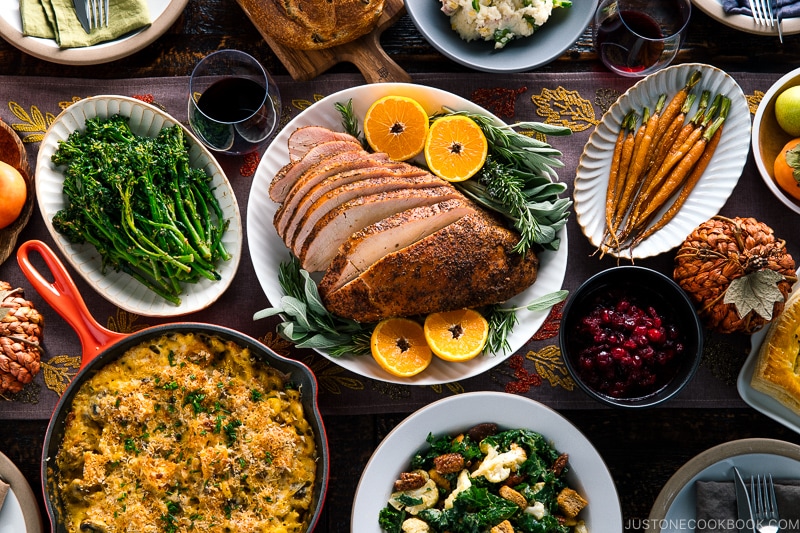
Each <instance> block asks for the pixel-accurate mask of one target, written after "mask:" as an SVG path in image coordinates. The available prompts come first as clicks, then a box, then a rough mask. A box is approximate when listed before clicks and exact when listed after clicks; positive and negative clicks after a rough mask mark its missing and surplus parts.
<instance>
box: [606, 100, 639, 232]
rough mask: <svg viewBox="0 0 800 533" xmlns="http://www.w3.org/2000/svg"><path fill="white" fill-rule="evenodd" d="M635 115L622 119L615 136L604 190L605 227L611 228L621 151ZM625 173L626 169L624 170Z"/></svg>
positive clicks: (618, 179) (632, 113)
mask: <svg viewBox="0 0 800 533" xmlns="http://www.w3.org/2000/svg"><path fill="white" fill-rule="evenodd" d="M635 116H636V115H635V113H634V112H633V111H630V112H629V113H628V114H627V115H625V117H624V118H623V119H622V124H621V125H620V128H619V133H618V134H617V140H616V142H615V143H614V153H613V155H612V157H611V169H610V170H609V172H608V187H607V189H606V227H607V228H609V227H611V218H612V216H613V214H614V201H615V199H616V197H617V194H618V191H619V189H620V181H621V180H620V172H619V170H620V165H621V161H622V150H623V147H624V146H625V140H626V138H627V137H630V135H628V132H629V131H630V129H629V128H628V123H629V122H630V120H631V117H635ZM626 172H627V169H626Z"/></svg>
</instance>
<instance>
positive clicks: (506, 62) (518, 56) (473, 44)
mask: <svg viewBox="0 0 800 533" xmlns="http://www.w3.org/2000/svg"><path fill="white" fill-rule="evenodd" d="M596 7H597V0H578V1H574V2H572V7H569V8H556V9H553V14H552V15H551V17H550V19H549V20H548V21H547V22H545V23H544V25H543V26H542V27H541V28H539V29H538V30H536V32H535V33H534V34H533V35H531V36H529V37H525V38H522V39H515V40H514V41H512V42H510V43H508V44H507V45H506V46H505V47H504V48H503V49H501V50H495V49H494V42H493V41H470V42H467V41H465V40H463V39H462V38H461V37H459V35H458V33H456V31H455V30H453V29H452V28H451V27H450V17H448V16H447V15H445V14H444V13H442V11H441V8H442V4H441V2H440V1H439V0H406V11H408V14H409V16H410V17H411V20H412V21H413V22H414V25H415V26H416V27H417V29H418V30H419V32H420V33H421V34H422V35H423V36H424V37H425V39H427V41H428V42H429V43H430V44H431V46H433V47H434V48H436V49H437V50H439V52H441V53H442V54H443V55H445V56H446V57H448V58H450V59H452V60H453V61H455V62H456V63H460V64H462V65H465V66H467V67H470V68H474V69H476V70H482V71H484V72H523V71H526V70H532V69H535V68H537V67H540V66H542V65H546V64H547V63H550V62H551V61H553V60H555V59H556V58H557V57H559V56H560V55H561V54H562V53H564V51H566V49H567V48H569V47H570V46H572V45H573V44H574V43H575V41H577V40H578V38H579V37H580V36H581V35H582V34H583V32H584V31H586V28H587V27H588V26H589V24H590V22H591V20H592V16H593V15H594V11H595V8H596Z"/></svg>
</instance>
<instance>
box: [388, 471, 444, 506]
mask: <svg viewBox="0 0 800 533" xmlns="http://www.w3.org/2000/svg"><path fill="white" fill-rule="evenodd" d="M416 472H420V473H421V474H423V475H424V477H425V480H426V481H425V484H424V485H422V486H421V487H419V488H416V489H411V490H404V491H398V492H393V493H392V497H391V498H389V503H390V504H391V505H392V507H394V508H395V509H398V510H400V509H403V508H405V510H406V512H407V513H408V514H412V515H416V514H417V513H419V512H420V511H422V510H423V509H430V508H431V507H433V506H434V505H436V502H438V501H439V489H437V488H436V483H435V482H434V481H433V480H432V479H431V478H430V476H429V475H428V473H427V472H425V471H424V470H418V471H416ZM401 496H407V497H409V498H414V499H417V498H418V499H420V500H422V503H419V504H417V505H410V506H407V507H406V506H405V505H404V504H403V503H402V502H400V501H399V500H398V498H400V497H401Z"/></svg>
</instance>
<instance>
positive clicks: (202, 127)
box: [189, 50, 281, 155]
mask: <svg viewBox="0 0 800 533" xmlns="http://www.w3.org/2000/svg"><path fill="white" fill-rule="evenodd" d="M280 110H281V97H280V93H279V92H278V86H277V85H275V81H274V80H273V79H272V77H271V76H270V75H269V73H268V72H267V71H266V69H264V67H263V66H261V63H259V62H258V61H257V60H256V59H255V58H254V57H252V56H251V55H249V54H246V53H244V52H241V51H239V50H218V51H216V52H213V53H211V54H209V55H207V56H206V57H204V58H203V59H202V60H200V62H199V63H198V64H197V65H196V66H195V68H194V70H193V71H192V76H191V78H190V79H189V125H190V126H191V128H192V130H193V131H194V133H195V134H196V135H197V136H198V137H199V138H200V140H201V141H202V142H203V143H204V144H205V145H206V146H208V147H209V148H210V149H211V150H214V151H215V152H219V153H223V154H231V155H239V154H246V153H250V152H253V151H256V150H258V149H259V148H261V147H262V146H264V144H265V143H266V142H267V141H268V140H269V138H270V137H271V136H272V134H273V133H274V132H275V130H276V129H277V127H278V119H279V117H280V112H281V111H280Z"/></svg>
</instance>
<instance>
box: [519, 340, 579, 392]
mask: <svg viewBox="0 0 800 533" xmlns="http://www.w3.org/2000/svg"><path fill="white" fill-rule="evenodd" d="M525 358H526V359H530V360H531V361H533V366H534V368H536V373H537V374H539V375H540V376H542V378H544V379H546V380H547V381H549V382H550V385H552V386H553V387H563V388H565V389H566V390H568V391H571V390H574V389H575V381H573V379H572V377H571V376H570V375H569V371H568V370H567V367H566V365H565V364H564V360H563V359H562V358H561V349H560V348H559V347H558V345H555V344H551V345H549V346H545V347H544V348H542V349H541V350H539V351H538V352H536V351H533V350H531V351H530V352H528V353H527V354H526V355H525Z"/></svg>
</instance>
